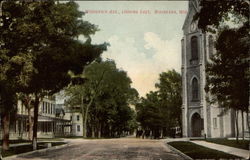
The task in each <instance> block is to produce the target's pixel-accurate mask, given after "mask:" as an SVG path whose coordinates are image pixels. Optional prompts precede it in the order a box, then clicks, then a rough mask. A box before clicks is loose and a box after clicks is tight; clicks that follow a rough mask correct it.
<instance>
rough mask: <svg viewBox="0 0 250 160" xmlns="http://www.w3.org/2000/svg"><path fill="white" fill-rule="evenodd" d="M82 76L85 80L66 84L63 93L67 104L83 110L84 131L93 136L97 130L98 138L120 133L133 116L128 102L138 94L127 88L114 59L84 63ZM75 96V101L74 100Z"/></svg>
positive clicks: (128, 80) (125, 76)
mask: <svg viewBox="0 0 250 160" xmlns="http://www.w3.org/2000/svg"><path fill="white" fill-rule="evenodd" d="M83 76H84V77H85V79H86V81H85V83H83V84H80V85H77V86H76V85H73V86H70V87H69V88H67V89H66V93H67V95H68V96H69V99H68V102H69V107H75V105H79V106H81V108H80V110H81V111H84V114H82V115H83V117H84V118H85V120H84V122H83V123H84V126H85V129H87V130H88V131H86V133H85V134H86V135H87V134H88V133H89V134H90V130H91V131H92V132H94V133H92V134H93V135H96V132H99V133H98V137H100V136H111V135H112V136H115V135H114V133H115V132H116V133H117V134H118V135H120V134H121V133H122V131H125V130H126V131H129V123H130V121H131V120H133V116H134V114H133V110H132V109H131V108H130V104H131V102H132V100H134V99H135V98H136V97H137V96H138V93H137V91H136V90H135V89H134V88H132V87H131V80H130V78H129V77H128V76H127V73H126V72H125V71H123V70H120V69H118V68H117V67H116V64H115V62H114V61H112V60H106V61H100V62H98V61H96V62H94V63H92V64H90V65H88V66H87V67H86V69H85V70H84V72H83ZM74 95H76V96H74ZM77 95H78V96H77ZM79 95H81V96H82V97H79ZM75 97H78V100H74V99H75ZM87 122H88V124H87ZM87 125H88V126H89V127H87ZM88 128H89V129H88ZM108 131H109V133H107V132H108ZM86 135H84V136H86Z"/></svg>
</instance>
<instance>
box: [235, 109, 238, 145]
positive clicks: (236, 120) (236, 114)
mask: <svg viewBox="0 0 250 160" xmlns="http://www.w3.org/2000/svg"><path fill="white" fill-rule="evenodd" d="M238 117H239V116H238V110H236V112H235V125H236V141H237V143H239V124H238Z"/></svg>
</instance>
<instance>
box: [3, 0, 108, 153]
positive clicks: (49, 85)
mask: <svg viewBox="0 0 250 160" xmlns="http://www.w3.org/2000/svg"><path fill="white" fill-rule="evenodd" d="M3 8H4V10H3V11H4V12H3V13H4V14H5V16H8V20H10V21H11V22H10V24H11V27H13V28H11V29H12V31H15V33H19V35H18V36H19V37H21V38H22V40H23V43H21V42H19V43H21V44H20V46H21V47H19V48H17V49H18V50H21V49H23V50H24V51H25V53H27V54H28V55H30V57H31V58H30V59H31V64H32V65H31V66H32V72H31V74H30V75H29V78H30V79H29V81H28V82H27V83H28V85H27V86H24V87H22V88H21V92H23V93H25V94H33V95H34V125H33V146H34V149H36V148H37V143H36V140H37V120H38V106H39V103H40V101H41V100H42V98H43V96H44V95H50V94H53V93H55V92H57V91H59V90H60V89H62V88H63V87H65V86H67V85H68V84H69V83H70V81H71V76H70V74H69V71H71V72H73V73H74V74H79V73H81V72H82V70H83V68H84V66H85V65H86V64H89V63H90V62H92V61H93V60H94V59H95V58H96V57H98V56H99V55H100V54H101V53H102V52H103V51H104V50H106V43H104V44H101V45H92V44H91V38H90V35H91V34H94V33H95V32H96V31H97V30H98V29H97V27H96V26H95V25H93V24H90V23H88V22H86V21H83V20H82V19H81V18H82V16H83V13H82V12H80V11H78V6H77V4H76V3H74V2H68V3H55V2H54V1H53V0H49V1H37V2H30V3H28V2H24V1H22V2H20V3H17V2H14V1H8V2H5V3H3ZM9 28H10V25H9ZM80 35H83V36H85V37H86V39H87V40H86V41H85V42H81V41H79V40H78V39H77V38H78V37H79V36H80ZM18 36H17V37H18ZM5 41H7V40H5Z"/></svg>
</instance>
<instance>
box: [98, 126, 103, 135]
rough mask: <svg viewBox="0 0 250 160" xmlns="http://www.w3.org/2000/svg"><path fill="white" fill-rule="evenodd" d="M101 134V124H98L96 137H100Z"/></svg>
mask: <svg viewBox="0 0 250 160" xmlns="http://www.w3.org/2000/svg"><path fill="white" fill-rule="evenodd" d="M101 136H102V125H101V124H99V127H98V138H101Z"/></svg>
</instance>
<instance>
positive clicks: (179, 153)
mask: <svg viewBox="0 0 250 160" xmlns="http://www.w3.org/2000/svg"><path fill="white" fill-rule="evenodd" d="M165 144H166V145H167V146H168V147H169V148H170V149H171V150H172V151H174V152H176V153H177V154H178V155H180V156H181V157H183V158H184V159H185V160H193V158H191V157H189V156H188V155H186V154H184V153H183V152H181V151H180V150H178V149H176V148H174V147H172V146H170V145H169V144H168V143H167V142H165Z"/></svg>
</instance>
